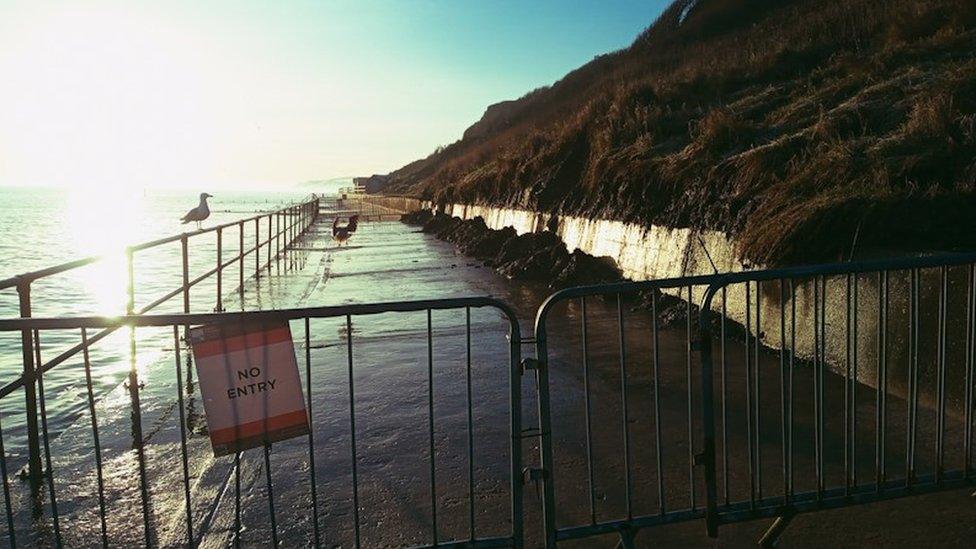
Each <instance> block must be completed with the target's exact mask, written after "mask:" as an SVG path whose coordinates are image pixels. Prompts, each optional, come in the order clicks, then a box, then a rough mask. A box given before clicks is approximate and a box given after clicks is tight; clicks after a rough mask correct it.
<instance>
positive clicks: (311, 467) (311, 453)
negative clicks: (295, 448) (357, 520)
mask: <svg viewBox="0 0 976 549" xmlns="http://www.w3.org/2000/svg"><path fill="white" fill-rule="evenodd" d="M310 322H311V321H310V320H309V318H308V317H305V385H306V387H307V388H308V390H307V392H306V399H307V400H306V406H307V407H308V471H309V477H310V480H311V491H312V494H311V495H312V525H313V532H314V534H315V546H316V547H318V546H319V544H320V540H319V497H318V487H317V486H316V483H315V440H314V438H313V433H314V432H315V428H314V427H313V425H312V338H311V335H310V333H309V332H310V330H309V327H310Z"/></svg>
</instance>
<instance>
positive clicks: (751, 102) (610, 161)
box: [388, 0, 976, 265]
mask: <svg viewBox="0 0 976 549" xmlns="http://www.w3.org/2000/svg"><path fill="white" fill-rule="evenodd" d="M683 3H684V0H680V1H679V2H676V3H675V4H674V5H672V7H671V8H669V10H667V11H666V12H665V13H664V14H663V15H662V17H661V18H660V19H659V20H658V21H657V22H656V23H655V24H654V25H652V26H651V27H650V28H648V30H646V31H645V32H644V33H642V34H641V36H639V37H638V38H637V40H636V41H635V42H634V44H633V45H632V46H631V47H630V48H628V49H625V50H621V51H620V52H616V53H613V54H610V55H606V56H602V57H599V58H597V59H595V60H594V61H593V62H591V63H589V64H587V65H585V66H584V67H582V68H580V69H578V70H577V71H574V72H573V73H570V74H569V75H567V76H566V77H565V78H564V79H563V80H562V81H560V82H558V83H556V84H555V85H553V86H552V87H549V88H544V89H540V90H536V91H534V92H532V93H530V94H529V95H527V96H526V97H524V98H522V99H520V100H518V101H515V102H510V103H506V104H504V105H499V106H498V107H497V108H496V109H494V110H493V111H491V113H490V116H487V115H486V117H485V118H484V119H482V120H481V121H479V122H478V123H477V124H475V125H474V126H472V128H470V129H469V130H468V132H466V136H465V138H464V139H462V140H460V141H458V142H456V143H454V144H452V145H450V146H448V147H445V148H443V149H440V150H438V151H437V152H435V153H434V154H432V155H431V156H430V157H428V158H426V159H423V160H419V161H417V162H414V163H412V164H410V165H408V166H405V167H404V168H402V169H401V170H398V171H397V172H394V173H393V174H392V175H393V177H392V182H391V185H390V187H389V188H388V190H389V191H394V192H404V193H409V194H413V195H418V196H423V197H425V198H429V199H433V200H436V201H458V202H482V203H491V204H497V205H506V206H513V207H521V208H532V209H541V210H545V211H552V212H561V213H566V214H578V215H587V216H600V217H609V218H614V219H621V220H625V221H632V222H640V223H653V224H660V225H667V226H672V227H695V228H701V229H714V230H722V231H725V232H727V233H729V234H731V235H732V236H734V237H735V238H736V239H737V241H738V242H740V243H741V245H742V249H741V254H742V257H743V259H744V260H748V261H752V262H760V263H764V264H770V265H771V264H786V263H797V262H811V261H817V260H836V259H844V258H846V257H847V256H848V255H850V253H851V249H852V247H853V246H854V242H855V240H856V242H857V249H858V251H863V250H869V249H897V250H901V251H913V250H947V249H974V248H976V194H974V186H976V2H973V1H971V0H845V1H844V2H826V1H815V0H780V1H776V2H773V1H770V0H701V1H700V2H699V3H698V4H697V5H696V6H695V7H694V8H693V9H692V10H691V12H690V15H689V16H688V18H687V20H685V22H684V23H682V24H680V25H679V24H678V23H677V16H678V13H679V12H680V11H681V8H682V7H683ZM855 235H856V237H855Z"/></svg>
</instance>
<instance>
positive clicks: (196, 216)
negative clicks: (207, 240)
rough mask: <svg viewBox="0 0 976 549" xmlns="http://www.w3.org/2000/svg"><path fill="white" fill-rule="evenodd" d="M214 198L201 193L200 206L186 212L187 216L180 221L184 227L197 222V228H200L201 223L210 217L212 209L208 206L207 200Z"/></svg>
mask: <svg viewBox="0 0 976 549" xmlns="http://www.w3.org/2000/svg"><path fill="white" fill-rule="evenodd" d="M208 198H213V195H212V194H207V193H200V205H199V206H197V207H196V208H193V209H192V210H190V211H188V212H186V215H184V216H183V217H181V218H180V221H182V222H183V224H184V225H186V224H187V223H189V222H191V221H196V222H197V228H198V229H199V228H200V222H201V221H203V220H204V219H206V218H208V217H210V208H209V207H208V206H207V199H208Z"/></svg>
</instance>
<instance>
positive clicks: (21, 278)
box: [0, 199, 315, 290]
mask: <svg viewBox="0 0 976 549" xmlns="http://www.w3.org/2000/svg"><path fill="white" fill-rule="evenodd" d="M313 202H315V199H310V200H306V201H303V202H300V203H295V204H289V205H287V206H284V207H282V208H279V209H277V210H273V211H269V212H265V213H260V214H257V215H253V216H251V217H247V218H244V219H238V220H235V221H229V222H227V223H221V224H220V225H214V226H213V227H207V228H205V229H197V230H195V231H189V232H182V233H179V234H175V235H172V236H167V237H163V238H159V239H156V240H150V241H147V242H140V243H138V244H133V245H131V246H126V247H125V249H124V251H125V252H126V253H131V252H137V251H140V250H147V249H149V248H155V247H156V246H162V245H163V244H169V243H171V242H178V241H180V240H182V239H183V238H192V237H194V236H199V235H201V234H206V233H211V232H216V231H221V230H223V229H227V228H229V227H236V226H239V225H241V224H242V223H250V222H252V221H255V220H258V219H263V218H266V217H268V216H272V215H281V214H288V215H291V211H292V209H293V208H295V207H296V206H302V205H305V204H311V203H313ZM105 258H106V256H105V255H92V256H88V257H84V258H81V259H75V260H72V261H68V262H66V263H62V264H60V265H55V266H53V267H47V268H44V269H39V270H36V271H30V272H27V273H22V274H18V275H14V276H12V277H9V278H5V279H2V280H0V290H6V289H9V288H15V287H17V286H20V285H22V284H26V283H30V282H33V281H34V280H37V279H40V278H45V277H48V276H52V275H56V274H61V273H63V272H67V271H70V270H73V269H78V268H81V267H86V266H88V265H91V264H93V263H97V262H99V261H102V260H104V259H105Z"/></svg>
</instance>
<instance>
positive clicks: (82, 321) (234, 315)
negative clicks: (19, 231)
mask: <svg viewBox="0 0 976 549" xmlns="http://www.w3.org/2000/svg"><path fill="white" fill-rule="evenodd" d="M463 307H472V308H477V307H495V308H497V309H499V310H500V311H501V312H503V313H504V314H505V316H506V317H509V318H511V319H515V318H516V315H515V311H514V310H513V309H512V308H511V307H510V306H509V305H507V304H506V303H504V302H503V301H499V300H498V299H495V298H493V297H489V296H482V297H458V298H450V299H426V300H416V301H387V302H378V303H362V304H347V305H329V306H323V307H305V308H291V309H273V310H264V311H233V312H214V313H174V314H142V315H121V316H75V317H53V318H45V317H33V318H4V319H0V332H14V331H18V332H19V331H22V330H70V329H77V328H120V327H123V326H132V327H165V326H173V325H178V326H183V325H190V326H194V325H200V324H211V323H232V322H262V321H271V320H298V319H303V318H330V317H339V316H347V315H349V316H362V315H375V314H382V313H393V312H413V311H426V310H428V309H429V310H434V311H437V310H446V309H458V308H463Z"/></svg>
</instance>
